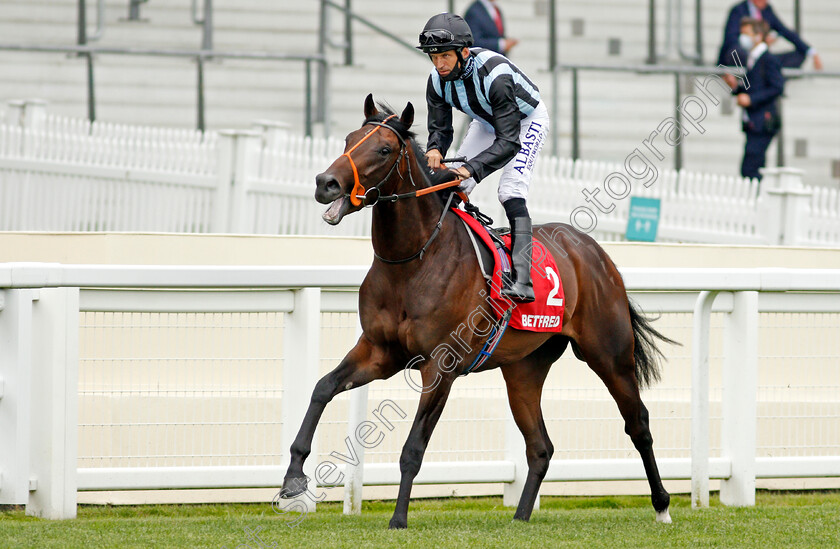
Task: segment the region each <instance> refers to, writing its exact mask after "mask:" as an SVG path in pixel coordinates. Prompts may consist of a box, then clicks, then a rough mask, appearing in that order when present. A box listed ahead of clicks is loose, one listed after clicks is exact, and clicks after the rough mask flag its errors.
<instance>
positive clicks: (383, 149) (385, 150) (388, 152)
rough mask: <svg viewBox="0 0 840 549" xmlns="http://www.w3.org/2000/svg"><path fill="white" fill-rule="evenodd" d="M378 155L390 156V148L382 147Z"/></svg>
mask: <svg viewBox="0 0 840 549" xmlns="http://www.w3.org/2000/svg"><path fill="white" fill-rule="evenodd" d="M379 154H381V155H382V156H388V155H389V154H391V147H382V148H381V149H379Z"/></svg>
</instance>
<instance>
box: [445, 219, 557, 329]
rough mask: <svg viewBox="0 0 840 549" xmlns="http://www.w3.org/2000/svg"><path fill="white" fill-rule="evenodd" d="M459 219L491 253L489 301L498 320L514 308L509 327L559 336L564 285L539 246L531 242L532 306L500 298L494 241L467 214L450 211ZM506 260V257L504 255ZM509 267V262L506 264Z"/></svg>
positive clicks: (499, 271) (506, 238)
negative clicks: (555, 333)
mask: <svg viewBox="0 0 840 549" xmlns="http://www.w3.org/2000/svg"><path fill="white" fill-rule="evenodd" d="M452 211H453V212H455V214H456V215H458V217H460V218H461V219H462V220H463V221H464V223H465V224H466V225H467V227H468V228H469V229H470V230H472V231H473V233H474V234H475V235H476V236H477V237H478V238H480V239H481V241H482V242H484V243H485V244H486V245H487V247H488V248H489V249H490V250H492V252H493V260H494V267H493V275H492V277H491V278H490V296H489V297H490V301H491V305H492V307H491V308H492V309H493V312H494V314H495V315H496V317H497V318H501V317H502V315H504V313H505V311H507V310H508V309H510V308H511V307H513V315H512V316H511V319H510V327H511V328H516V329H517V330H525V331H529V332H559V331H560V330H562V329H563V311H564V310H565V307H566V299H565V295H564V294H563V283H562V282H561V280H560V275H559V274H558V273H559V271H558V270H557V263H556V262H555V261H554V258H553V257H552V256H551V254H550V253H549V252H548V250H547V249H546V247H545V246H543V244H542V242H540V241H538V240H534V241H533V249H532V251H531V281H532V282H533V284H534V295H535V296H536V299H535V300H534V301H533V302H532V303H520V302H518V301H513V300H510V299H508V298H507V297H505V296H503V295H502V294H501V289H502V266H501V265H502V260H501V257H500V255H499V251H498V249H497V248H496V246H495V244H494V242H493V239H492V238H490V235H489V234H487V229H486V228H485V227H484V225H482V224H481V223H479V222H478V220H476V219H475V218H474V217H473V216H471V215H470V214H468V213H467V212H465V211H463V210H460V209H455V208H453V210H452ZM502 240H504V242H505V245H506V246H507V247H508V248H510V235H509V234H507V235H504V236H502ZM505 255H507V257H508V258H509V257H510V255H509V254H507V253H506V254H505ZM508 263H509V260H508Z"/></svg>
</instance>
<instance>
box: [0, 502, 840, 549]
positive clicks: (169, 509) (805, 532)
mask: <svg viewBox="0 0 840 549" xmlns="http://www.w3.org/2000/svg"><path fill="white" fill-rule="evenodd" d="M393 507H394V503H393V502H392V501H387V502H378V501H372V502H365V504H364V508H363V511H362V515H361V516H356V517H348V516H344V515H342V514H341V504H339V503H328V504H321V505H319V508H318V512H317V513H314V514H311V515H309V516H306V517H304V520H302V521H301V523H300V524H299V525H298V526H296V527H294V528H289V527H288V526H287V522H286V521H287V519H289V518H290V517H288V516H282V515H277V514H275V513H274V512H273V511H272V509H271V507H270V506H269V505H268V504H249V505H183V506H179V505H155V506H136V507H134V506H128V507H107V506H82V507H80V508H79V516H78V518H77V519H75V520H70V521H46V520H39V519H34V518H31V517H26V516H25V515H24V513H23V511H22V510H20V509H6V510H4V511H2V512H0V548H3V549H5V548H17V547H38V548H48V547H56V548H58V547H60V548H84V549H95V548H100V547H101V548H106V547H107V548H109V549H113V548H121V547H144V548H145V547H179V548H180V547H184V548H186V547H213V548H222V547H225V546H227V547H229V548H230V549H233V548H235V547H237V546H239V547H240V548H244V547H248V546H250V547H253V548H255V549H256V548H258V547H259V545H258V544H257V543H256V542H255V541H250V540H249V539H248V536H247V534H246V533H245V529H250V530H251V531H254V530H259V534H258V535H259V536H260V538H261V539H262V540H263V542H264V543H265V545H264V546H263V547H272V546H274V547H278V548H279V547H282V548H286V547H306V548H320V547H347V548H352V549H358V548H360V547H394V546H404V547H424V548H425V547H434V548H435V549H442V548H445V547H504V548H506V549H513V548H519V547H540V548H543V547H548V546H551V547H587V548H594V547H609V548H613V547H656V548H664V547H761V548H767V547H772V548H776V547H840V492H808V493H795V494H790V493H784V494H780V493H767V492H759V493H758V496H757V505H756V507H752V508H740V509H737V508H728V507H723V506H721V505H719V504H718V502H717V500H716V499H714V500H713V501H712V507H711V508H709V509H704V510H699V511H692V510H691V509H690V504H689V499H688V498H687V497H685V496H677V497H674V498H672V505H671V516H672V517H673V519H674V523H673V524H670V525H664V524H657V523H655V522H654V520H653V518H654V513H653V509H652V508H651V507H650V503H649V500H648V498H644V497H592V498H584V497H574V498H571V497H562V498H561V497H543V498H542V508H541V509H540V510H539V511H535V512H534V515H533V516H532V518H531V522H530V523H520V522H513V521H512V520H511V518H512V517H513V510H512V509H508V508H505V507H503V506H502V502H501V498H467V499H441V500H415V501H412V503H411V508H410V510H409V515H408V522H409V527H408V530H404V531H389V530H387V526H388V520H389V519H390V517H391V513H392V512H393Z"/></svg>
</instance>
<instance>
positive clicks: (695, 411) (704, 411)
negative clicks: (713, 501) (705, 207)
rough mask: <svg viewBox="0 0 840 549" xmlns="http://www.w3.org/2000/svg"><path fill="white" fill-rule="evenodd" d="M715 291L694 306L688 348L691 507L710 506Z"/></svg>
mask: <svg viewBox="0 0 840 549" xmlns="http://www.w3.org/2000/svg"><path fill="white" fill-rule="evenodd" d="M717 294H718V292H716V291H711V292H708V291H703V292H700V295H699V296H697V302H696V303H695V305H694V329H693V335H692V343H691V345H692V349H691V507H692V508H695V509H696V508H699V507H708V506H709V330H710V329H709V321H710V317H711V314H712V303H714V301H715V297H717Z"/></svg>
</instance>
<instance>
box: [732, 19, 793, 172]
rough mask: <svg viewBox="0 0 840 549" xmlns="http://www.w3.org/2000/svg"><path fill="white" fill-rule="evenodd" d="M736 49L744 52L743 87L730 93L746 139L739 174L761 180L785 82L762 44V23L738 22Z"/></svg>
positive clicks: (778, 65)
mask: <svg viewBox="0 0 840 549" xmlns="http://www.w3.org/2000/svg"><path fill="white" fill-rule="evenodd" d="M739 30H740V34H739V40H738V41H739V43H740V46H741V47H742V48H743V49H744V51H746V52H747V59H746V68H747V73H746V76H745V79H744V80H743V81H742V82H743V84H741V85H737V86H733V90H732V94H733V95H735V96H736V98H737V101H738V105H740V106H741V107H743V108H744V114H743V118H742V125H741V127H742V129H743V131H744V133H745V134H746V136H747V142H746V144H745V145H744V159H743V161H742V162H741V175H742V176H744V177H754V178H758V179H759V180H761V173H759V171H758V170H759V168H763V167H764V162H765V159H766V155H767V147H769V146H770V142H771V141H772V140H773V137H774V136H775V135H776V133H778V131H779V128H780V127H781V120H780V118H779V111H778V108H777V106H776V100H777V99H778V98H779V97H780V96H781V95H782V92H784V88H785V80H784V77H783V76H782V65H781V62H780V61H779V59H778V58H777V57H776V56H775V55H773V54H772V53H770V52H769V51H767V44H766V43H765V42H764V40H765V38H766V37H767V34H768V32H769V30H770V29H769V25H768V24H767V22H766V21H759V20H757V19H752V18H749V17H746V18H744V19H742V20H741V26H740V29H739Z"/></svg>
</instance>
